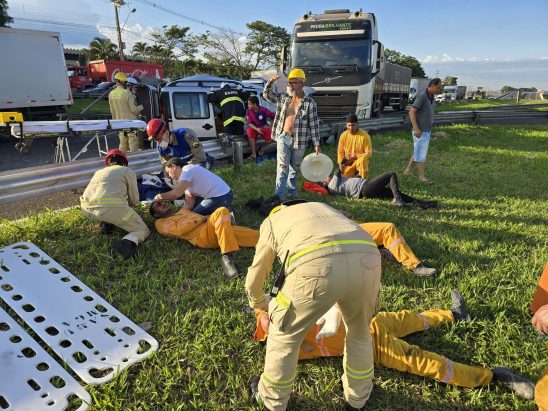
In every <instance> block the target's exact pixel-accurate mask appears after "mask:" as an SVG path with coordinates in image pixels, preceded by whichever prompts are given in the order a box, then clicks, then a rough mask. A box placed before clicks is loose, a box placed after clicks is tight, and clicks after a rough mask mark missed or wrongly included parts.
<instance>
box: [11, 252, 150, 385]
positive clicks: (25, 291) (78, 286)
mask: <svg viewBox="0 0 548 411" xmlns="http://www.w3.org/2000/svg"><path fill="white" fill-rule="evenodd" d="M0 262H1V263H2V264H0V298H2V299H3V300H4V302H5V303H6V304H8V305H9V306H10V307H11V308H12V309H13V310H14V311H15V312H16V313H17V314H18V315H19V316H20V317H21V318H22V319H23V320H24V321H25V322H26V323H27V325H28V326H29V327H30V328H31V329H32V330H33V331H34V332H36V334H37V335H38V336H39V337H40V338H42V340H44V341H45V342H46V343H47V344H48V345H49V346H50V348H51V349H52V350H53V351H54V352H55V353H56V354H57V355H58V356H59V357H61V358H62V359H63V361H64V362H65V363H66V364H67V365H68V366H69V367H70V368H71V369H72V370H73V371H74V372H75V373H76V374H77V375H78V376H79V377H80V378H81V379H82V380H83V381H85V382H86V383H88V384H102V383H105V382H107V381H110V380H112V379H113V378H114V376H115V375H116V374H118V373H119V372H121V371H122V370H124V369H125V368H127V367H128V366H130V365H131V364H133V363H136V362H138V361H141V360H143V359H144V358H146V357H147V356H149V355H150V354H152V353H153V352H154V351H156V350H157V348H158V342H157V341H156V340H155V339H154V338H152V337H151V336H150V335H149V334H147V333H146V332H144V331H143V330H142V329H141V328H139V327H138V326H137V325H136V324H135V323H133V322H132V321H131V320H129V319H128V318H127V317H125V316H124V315H123V314H121V313H120V312H119V311H118V310H116V309H115V308H114V307H112V306H111V305H110V304H109V303H107V302H106V301H105V300H104V299H102V298H101V297H100V296H99V295H97V294H96V293H95V292H94V291H93V290H91V289H90V288H89V287H87V286H86V285H85V284H84V283H83V282H81V281H80V280H78V279H77V278H76V277H75V276H74V275H72V274H71V273H69V272H68V271H67V270H65V269H64V268H63V267H62V266H61V265H60V264H58V263H57V262H55V261H54V260H53V259H52V258H51V257H49V256H48V255H47V254H45V253H44V252H43V251H42V250H40V249H39V248H38V247H36V246H35V245H34V244H32V243H30V242H25V243H16V244H12V245H10V246H8V247H5V248H3V249H0Z"/></svg>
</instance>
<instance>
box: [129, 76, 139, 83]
mask: <svg viewBox="0 0 548 411" xmlns="http://www.w3.org/2000/svg"><path fill="white" fill-rule="evenodd" d="M127 82H128V83H129V84H139V82H138V81H137V80H135V79H134V78H133V77H128V78H127Z"/></svg>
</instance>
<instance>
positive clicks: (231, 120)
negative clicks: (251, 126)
mask: <svg viewBox="0 0 548 411" xmlns="http://www.w3.org/2000/svg"><path fill="white" fill-rule="evenodd" d="M233 121H241V122H242V123H244V122H245V118H243V117H240V116H232V117H230V118H228V119H226V120H225V121H223V126H228V125H229V124H230V123H232V122H233Z"/></svg>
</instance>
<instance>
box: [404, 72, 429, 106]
mask: <svg viewBox="0 0 548 411" xmlns="http://www.w3.org/2000/svg"><path fill="white" fill-rule="evenodd" d="M430 80H431V79H429V78H427V77H413V78H412V79H411V84H410V85H409V87H410V88H409V102H410V103H411V104H413V103H414V102H415V99H416V98H417V96H418V95H419V94H420V93H422V92H423V91H424V90H426V88H427V87H428V83H430Z"/></svg>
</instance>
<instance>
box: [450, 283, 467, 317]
mask: <svg viewBox="0 0 548 411" xmlns="http://www.w3.org/2000/svg"><path fill="white" fill-rule="evenodd" d="M451 301H452V302H453V305H452V306H451V312H452V313H453V318H454V319H455V321H470V314H468V309H467V308H466V301H464V298H462V295H460V293H459V292H458V291H457V290H453V291H451Z"/></svg>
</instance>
